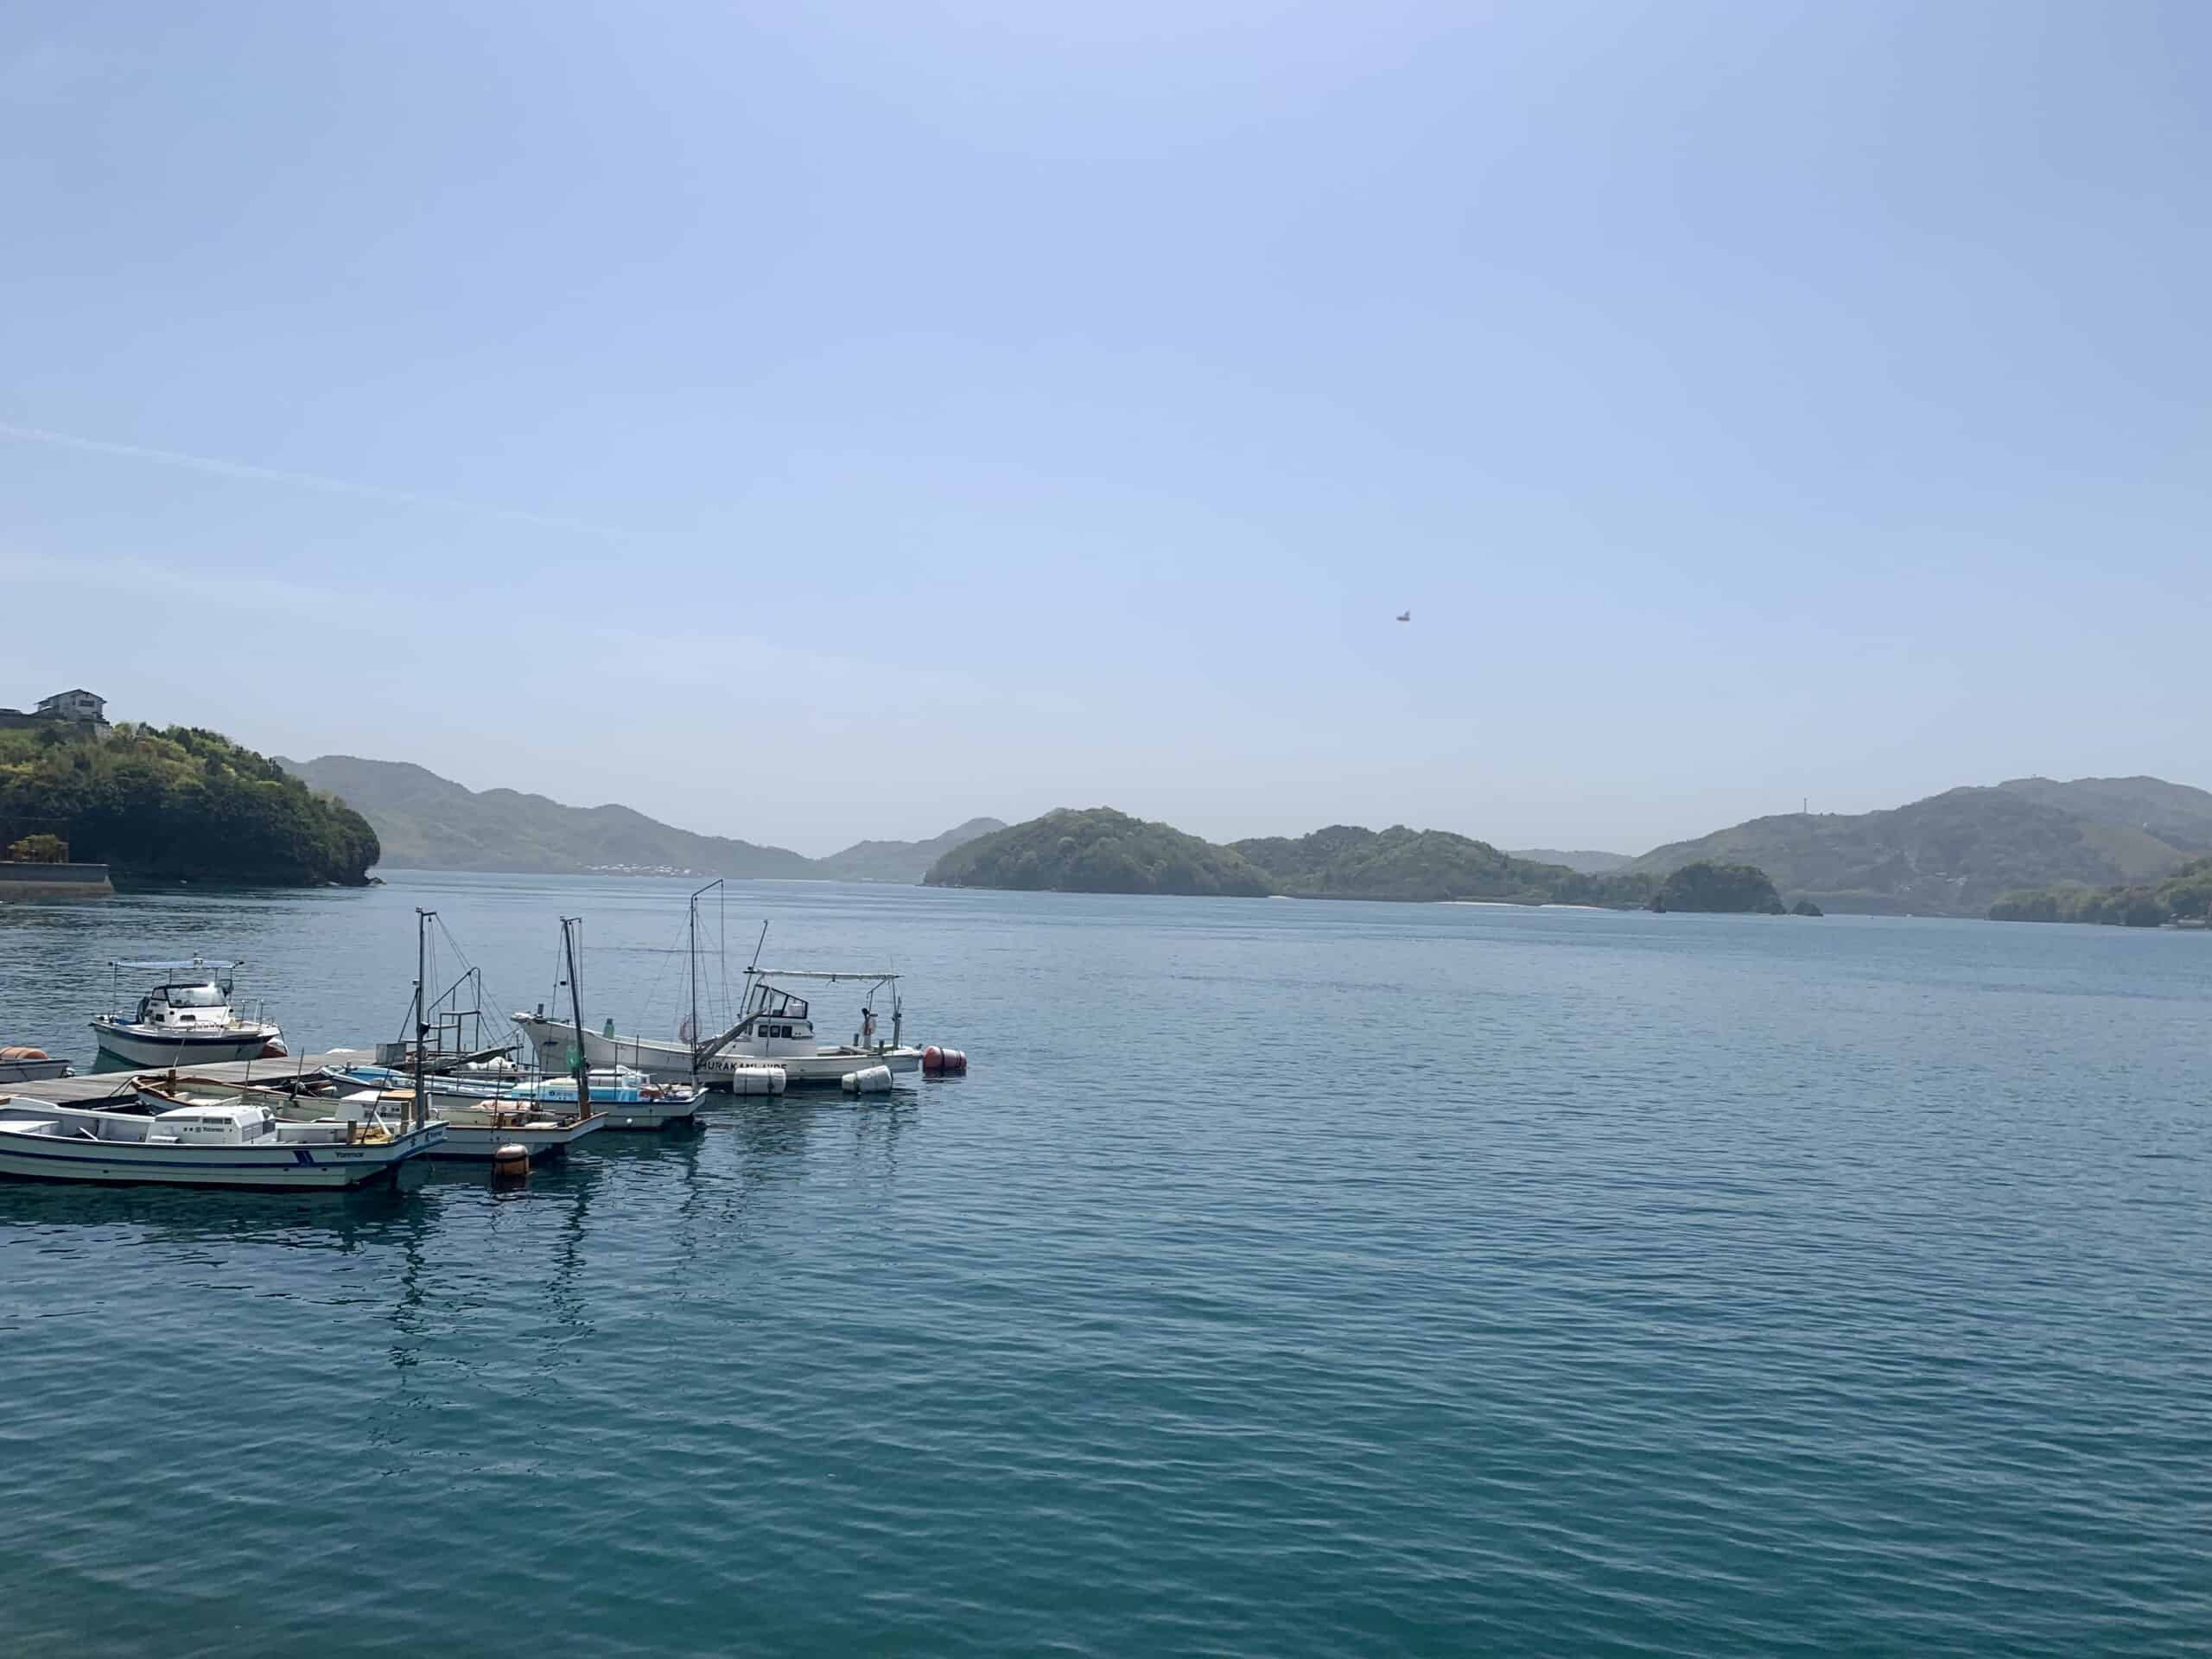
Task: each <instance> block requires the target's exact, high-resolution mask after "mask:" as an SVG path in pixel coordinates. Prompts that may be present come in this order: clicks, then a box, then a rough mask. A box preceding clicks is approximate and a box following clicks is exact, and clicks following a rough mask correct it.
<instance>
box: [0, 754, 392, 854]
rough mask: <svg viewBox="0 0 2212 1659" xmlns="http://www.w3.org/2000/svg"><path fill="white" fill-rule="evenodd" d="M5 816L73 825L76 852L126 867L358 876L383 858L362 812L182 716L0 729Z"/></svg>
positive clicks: (66, 835) (63, 831)
mask: <svg viewBox="0 0 2212 1659" xmlns="http://www.w3.org/2000/svg"><path fill="white" fill-rule="evenodd" d="M0 819H4V820H6V821H7V822H9V823H18V824H29V823H39V824H41V826H44V825H48V824H51V825H55V826H66V827H63V828H60V829H57V830H56V831H55V833H58V834H59V835H60V836H61V838H62V839H64V840H65V841H67V843H68V847H69V854H70V856H71V857H73V858H74V859H77V860H79V861H84V862H86V863H100V864H106V865H109V866H110V867H111V868H113V869H114V871H115V872H116V874H118V875H123V876H134V875H135V876H142V877H148V878H159V879H163V880H175V879H179V878H182V879H187V880H228V881H252V882H268V883H277V884H283V885H288V886H293V885H308V884H313V883H321V882H326V881H338V882H343V883H346V884H347V885H349V886H358V885H359V884H360V883H361V882H363V881H365V880H367V879H368V872H369V868H370V867H371V866H372V865H373V864H375V863H376V861H377V857H378V847H377V836H376V832H375V831H374V830H373V829H371V828H370V827H369V825H368V823H367V822H366V821H365V819H364V818H363V817H361V815H360V814H359V813H358V812H356V811H354V810H352V809H351V808H349V807H347V806H345V805H343V804H340V803H339V802H336V801H333V800H329V799H327V798H323V797H321V796H318V795H316V794H315V793H314V792H313V791H310V790H309V789H308V787H307V785H304V784H302V783H301V782H300V781H299V780H298V779H295V778H290V777H287V776H286V775H285V773H284V772H283V770H282V769H281V768H280V767H279V766H277V763H276V762H274V761H272V760H265V759H264V758H263V757H262V756H260V755H258V754H256V753H253V752H252V751H251V750H250V749H242V748H240V747H238V745H237V744H235V743H233V742H232V741H230V739H228V738H226V737H223V736H221V735H219V734H216V733H214V732H207V731H200V730H199V729H197V728H191V727H184V726H172V727H170V728H168V730H166V731H156V730H155V729H153V728H150V727H145V726H132V725H122V726H118V727H116V728H115V729H114V732H113V734H112V735H111V736H109V737H107V738H106V739H105V741H101V740H99V739H98V738H95V737H94V736H92V734H90V733H89V732H86V731H79V730H72V729H69V728H60V727H57V728H54V729H51V730H44V731H0Z"/></svg>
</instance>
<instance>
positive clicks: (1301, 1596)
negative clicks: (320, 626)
mask: <svg viewBox="0 0 2212 1659" xmlns="http://www.w3.org/2000/svg"><path fill="white" fill-rule="evenodd" d="M683 899H684V894H683V887H682V884H671V883H662V882H657V881H628V882H625V881H613V880H609V881H601V882H593V881H581V880H580V881H552V880H543V881H525V880H520V879H507V878H486V877H464V876H405V875H396V876H393V877H392V878H391V885H390V886H389V887H384V888H381V889H375V890H372V891H369V892H365V893H338V892H327V893H292V894H258V893H254V894H236V893H233V894H222V893H195V892H189V891H188V892H184V893H178V894H175V895H160V896H126V897H124V898H120V899H116V900H114V901H112V902H111V903H108V904H105V905H102V906H86V907H68V908H48V909H29V908H23V907H17V908H14V909H10V910H7V911H0V1041H29V1042H36V1043H40V1044H41V1045H43V1046H48V1047H50V1048H54V1050H55V1051H56V1052H67V1053H69V1054H70V1055H72V1056H73V1057H74V1058H77V1059H78V1060H79V1063H80V1064H83V1063H86V1062H88V1061H89V1059H90V1058H91V1039H90V1033H88V1032H87V1031H86V1028H85V1026H84V1023H83V1022H84V1020H85V1018H86V1016H87V1015H88V1014H91V1013H92V1012H94V1011H95V1010H97V1009H98V1008H99V1007H102V1006H104V1005H105V1003H106V1002H107V1001H108V979H107V973H106V969H105V963H106V961H107V960H108V958H110V957H116V956H127V955H149V954H150V955H168V954H173V953H176V952H181V951H182V952H188V951H190V950H194V949H200V950H207V951H208V952H210V953H216V952H220V953H223V954H227V955H237V956H242V957H247V958H249V959H250V961H251V964H252V965H251V967H250V968H249V969H247V970H245V973H244V975H243V976H242V983H241V989H242V990H249V989H251V990H257V991H262V992H265V993H266V995H268V997H269V999H270V1013H271V1014H272V1015H274V1016H275V1017H277V1018H278V1019H280V1020H282V1021H283V1024H284V1026H285V1027H286V1030H287V1033H288V1034H289V1037H290V1039H291V1040H292V1042H293V1045H294V1046H295V1048H296V1049H309V1048H312V1049H320V1048H324V1047H328V1046H336V1045H338V1044H340V1043H346V1042H352V1043H357V1044H366V1043H369V1042H372V1041H374V1040H376V1039H379V1038H388V1037H391V1036H394V1035H397V1032H398V1029H399V1027H400V1024H401V1021H402V1017H403V1013H404V1006H405V1002H406V998H407V995H408V987H409V982H410V979H411V976H412V972H413V960H414V929H413V918H412V913H411V912H412V909H413V907H414V906H416V905H423V906H432V907H435V908H436V909H437V910H438V911H439V912H441V914H442V917H443V918H444V920H445V921H446V922H447V923H448V925H449V926H450V927H451V929H452V930H453V932H454V936H455V937H456V938H457V939H458V940H459V942H460V944H461V945H462V946H463V947H465V948H466V949H467V951H468V952H469V954H470V956H471V957H473V958H474V960H475V961H477V962H479V963H481V964H482V965H483V966H484V968H485V969H486V978H487V981H488V983H489V985H490V987H491V990H492V994H493V998H494V999H495V1000H496V1001H499V1004H500V1005H501V1006H502V1007H515V1006H527V1005H529V1004H531V1003H534V1002H536V1001H540V1000H543V999H547V998H549V997H550V994H551V991H552V986H553V978H554V976H553V962H554V956H555V947H556V916H557V915H559V914H561V913H563V912H566V913H570V914H575V913H582V915H583V916H584V917H585V918H587V934H586V937H587V941H588V951H587V955H586V960H585V964H584V970H583V975H582V979H583V983H584V991H585V995H586V999H587V1006H586V1014H587V1017H588V1018H589V1019H590V1020H592V1021H593V1022H594V1024H595V1023H597V1022H598V1021H599V1020H601V1018H603V1017H605V1016H607V1015H613V1016H614V1017H616V1018H617V1019H618V1020H620V1022H621V1023H622V1024H623V1025H624V1026H625V1027H629V1026H630V1025H632V1024H633V1023H637V1024H642V1025H644V1026H645V1027H646V1028H648V1029H651V1030H656V1031H672V1030H673V1027H674V1026H675V1024H676V1021H677V1020H678V1019H679V1018H680V1017H681V1015H682V1011H683V1002H684V1001H685V993H684V991H683V957H682V956H681V954H680V947H681V944H682V928H683ZM716 919H717V921H718V922H719V921H720V919H721V918H719V917H717V918H716ZM762 919H772V924H773V925H772V931H771V933H770V935H769V950H768V952H767V955H768V956H769V957H772V958H774V959H777V960H778V961H779V963H783V964H785V965H790V966H809V965H816V964H829V965H859V966H864V967H872V966H878V965H881V966H887V967H892V968H896V969H899V970H901V971H903V972H905V973H907V974H909V975H911V976H912V978H911V979H910V980H909V982H908V983H909V986H910V996H909V1014H910V1020H909V1025H908V1033H909V1035H910V1036H915V1035H918V1036H919V1037H921V1038H923V1039H940V1040H945V1041H950V1042H953V1043H956V1044H957V1045H959V1046H963V1047H965V1048H966V1049H968V1050H969V1052H970V1053H971V1055H972V1056H973V1057H974V1059H975V1070H974V1071H973V1073H972V1074H971V1075H970V1076H969V1077H966V1078H964V1079H962V1080H958V1081H954V1082H946V1083H918V1084H915V1085H914V1086H912V1087H908V1088H904V1089H902V1090H900V1091H899V1093H898V1094H897V1095H895V1096H893V1097H892V1098H891V1099H890V1101H889V1102H888V1103H882V1102H870V1103H865V1104H861V1105H858V1106H855V1105H852V1104H849V1103H845V1102H844V1101H843V1100H842V1098H840V1097H836V1096H830V1097H827V1098H822V1097H798V1096H791V1097H787V1098H785V1099H783V1100H778V1101H773V1102H762V1103H753V1102H745V1103H730V1102H728V1101H727V1100H725V1101H724V1102H723V1103H722V1104H721V1107H720V1108H719V1109H717V1110H715V1112H713V1113H712V1114H710V1115H709V1119H708V1121H707V1122H706V1124H705V1126H704V1128H702V1129H700V1130H698V1131H696V1132H694V1133H690V1134H683V1135H666V1136H659V1137H652V1138H648V1139H639V1138H634V1137H625V1138H617V1137H615V1136H613V1135H601V1136H599V1137H597V1139H596V1141H594V1143H592V1144H590V1146H589V1148H588V1150H584V1149H579V1151H578V1152H577V1153H576V1154H575V1155H574V1156H573V1157H572V1158H571V1159H570V1160H569V1164H568V1166H567V1167H566V1168H565V1169H557V1168H556V1169H554V1170H550V1171H548V1170H541V1171H540V1172H539V1173H537V1175H536V1176H535V1177H534V1178H533V1179H532V1180H531V1183H530V1185H529V1186H528V1187H527V1189H526V1190H524V1191H521V1192H495V1191H493V1188H492V1187H491V1185H489V1183H488V1182H487V1181H486V1179H484V1177H483V1176H482V1175H481V1174H480V1173H473V1172H471V1171H470V1170H469V1169H468V1167H467V1166H453V1165H447V1166H438V1167H435V1168H431V1169H428V1170H424V1171H419V1172H416V1173H415V1174H413V1175H412V1176H411V1177H410V1179H408V1180H406V1181H405V1182H404V1183H403V1185H401V1187H400V1188H399V1189H398V1190H397V1191H385V1192H368V1193H362V1194H356V1195H349V1196H327V1197H310V1196H305V1195H285V1196H280V1197H270V1198H262V1197H247V1196H243V1195H234V1194H233V1195H226V1194H209V1193H193V1192H169V1193H156V1192H110V1191H85V1190H76V1189H69V1188H57V1187H44V1186H31V1185H8V1184H0V1397H4V1402H5V1404H4V1408H0V1517H4V1521H5V1526H4V1530H3V1531H0V1538H4V1543H0V1651H5V1652H7V1653H10V1654H11V1655H13V1654H47V1653H52V1654H64V1653H67V1654H98V1655H105V1654H144V1655H163V1656H174V1655H182V1654H202V1653H204V1654H222V1655H226V1656H247V1655H264V1654H266V1655H275V1654H291V1653H299V1652H307V1651H314V1652H317V1653H324V1654H350V1653H394V1654H397V1653H410V1652H411V1653H422V1652H444V1651H453V1652H463V1651H466V1652H474V1653H484V1654H530V1655H543V1654H547V1653H556V1652H576V1653H585V1652H588V1653H594V1654H601V1653H603V1654H614V1655H623V1654H637V1655H649V1654H650V1655H661V1654H723V1653H734V1652H753V1653H763V1654H768V1653H777V1654H780V1653H794V1654H798V1653H819V1654H849V1653H906V1652H927V1651H940V1652H952V1651H958V1652H971V1653H1001V1654H1007V1655H1014V1654H1020V1655H1029V1654H1036V1653H1041V1652H1060V1653H1068V1654H1084V1655H1102V1656H1104V1655H1114V1656H1119V1655H1129V1654H1150V1653H1161V1654H1165V1653H1233V1654H1253V1655H1258V1654H1267V1655H1300V1654H1316V1655H1318V1654H1352V1653H1357V1654H1363V1655H1369V1654H1393V1653H1407V1654H1413V1653H1421V1654H1446V1653H1474V1652H1482V1653H1491V1654H1507V1655H1513V1654H1531V1655H1533V1654H1558V1653H1593V1654H1618V1655H1632V1654H1673V1655H1710V1654H1762V1655H1764V1654H1787V1653H1804V1654H1815V1653H1818V1654H1828V1653H1843V1652H1849V1653H1859V1654H1900V1655H1906V1654H1910V1655H1927V1654H1945V1653H1977V1654H2008V1655H2010V1654H2051V1655H2061V1654H2064V1655H2080V1654H2090V1653H2099V1654H2137V1653H2140V1654H2151V1653H2171V1654H2182V1653H2202V1652H2204V1651H2206V1650H2207V1649H2209V1648H2212V1554H2209V1553H2208V1552H2212V1164H2208V1158H2207V1148H2206V1140H2205V1136H2206V1116H2207V1105H2208V1102H2207V1096H2208V1082H2207V1064H2206V1063H2207V1057H2208V1054H2212V1019H2208V1010H2212V939H2207V938H2202V937H2193V936H2189V935H2179V934H2174V933H2170V932H2168V933H2155V932H2154V933H2139V932H2129V931H2119V930H2098V929H2087V928H2068V927H2031V926H2005V925H1992V924H1972V923H1949V922H1927V921H1910V920H1871V919H1856V918H1827V919H1825V920H1821V921H1803V920H1797V919H1794V918H1699V917H1686V916H1665V917H1654V916H1646V915H1611V914H1603V913H1594V912H1563V911H1522V910H1505V909H1492V908H1484V907H1469V906H1435V907H1414V906H1359V905H1339V906H1330V905H1313V904H1293V903H1287V902H1280V901H1273V902H1271V901H1233V900H1224V901H1218V902H1182V901H1170V900H1138V899H1103V898H1084V897H1073V896H1059V895H1017V894H989V893H937V892H928V891H923V890H919V889H911V890H910V889H891V888H866V887H837V886H821V885H808V884H758V885H752V886H744V887H733V888H732V889H731V891H730V897H729V910H728V935H729V938H730V942H731V947H732V951H733V954H734V956H736V957H739V958H742V957H744V956H745V955H747V954H749V951H750V950H751V943H752V934H753V931H754V930H756V929H757V927H758V925H759V924H760V921H761V920H762ZM671 950H677V952H679V954H674V955H671V954H668V952H670V951H671ZM839 995H842V993H837V994H833V995H831V996H829V997H826V998H824V999H823V1000H822V1001H821V1002H820V1003H818V1004H817V1007H818V1008H820V1009H822V1010H823V1011H824V1012H825V1013H826V1015H827V1017H826V1018H825V1019H824V1020H823V1026H824V1027H825V1030H827V1031H829V1032H832V1033H836V1034H840V1035H842V1034H843V1027H844V1026H845V1025H849V1024H850V1023H851V1019H850V1011H849V1010H846V1009H844V1008H843V1007H842V1003H841V1002H840V1001H838V1000H837V999H838V996H839Z"/></svg>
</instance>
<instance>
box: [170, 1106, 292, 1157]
mask: <svg viewBox="0 0 2212 1659" xmlns="http://www.w3.org/2000/svg"><path fill="white" fill-rule="evenodd" d="M276 1133H277V1115H276V1114H275V1113H274V1112H272V1111H270V1109H268V1108H267V1107H266V1106H249V1105H247V1104H246V1103H245V1102H243V1101H232V1102H205V1103H201V1104H200V1105H197V1106H181V1107H179V1108H178V1109H176V1110H175V1111H173V1112H163V1113H162V1114H161V1115H160V1116H157V1117H156V1118H155V1119H154V1128H153V1132H152V1133H151V1134H149V1135H148V1136H147V1137H146V1138H147V1139H148V1140H149V1141H158V1140H161V1139H162V1138H163V1137H164V1136H173V1137H175V1140H176V1141H177V1143H178V1144H179V1145H180V1146H187V1147H244V1146H251V1144H252V1143H253V1142H255V1141H265V1140H267V1139H268V1138H269V1137H270V1136H271V1135H275V1134H276Z"/></svg>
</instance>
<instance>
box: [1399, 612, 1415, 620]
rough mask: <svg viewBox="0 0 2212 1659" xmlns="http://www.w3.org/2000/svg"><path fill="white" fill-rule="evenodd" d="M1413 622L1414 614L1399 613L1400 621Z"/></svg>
mask: <svg viewBox="0 0 2212 1659" xmlns="http://www.w3.org/2000/svg"><path fill="white" fill-rule="evenodd" d="M1398 620H1399V621H1401V622H1410V621H1412V620H1414V613H1412V612H1411V611H1400V612H1399V613H1398Z"/></svg>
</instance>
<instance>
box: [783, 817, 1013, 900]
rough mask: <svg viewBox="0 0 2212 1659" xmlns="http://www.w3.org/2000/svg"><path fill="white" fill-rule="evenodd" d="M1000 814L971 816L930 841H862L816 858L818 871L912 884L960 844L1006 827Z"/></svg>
mask: <svg viewBox="0 0 2212 1659" xmlns="http://www.w3.org/2000/svg"><path fill="white" fill-rule="evenodd" d="M1006 827H1007V826H1006V823H1005V822H1004V821H1003V820H1001V819H999V818H970V819H969V820H968V822H967V823H963V824H962V825H960V826H959V827H958V828H957V829H948V830H946V831H945V832H944V834H943V835H941V836H937V837H936V838H935V839H933V840H930V841H861V842H854V843H853V845H851V846H850V847H848V848H846V849H845V850H844V851H843V852H842V853H832V854H830V855H829V857H827V858H818V859H817V860H815V861H814V874H817V875H822V876H828V877H830V878H831V879H833V880H839V881H903V882H906V883H907V884H909V885H912V883H914V882H917V881H919V880H921V879H922V878H923V877H924V876H925V875H927V874H929V869H930V866H931V865H932V864H934V863H936V862H937V861H938V860H939V859H940V858H943V857H944V855H946V854H947V853H949V852H950V851H951V850H952V849H954V848H956V847H964V846H966V845H967V844H968V843H969V842H971V841H973V840H975V839H976V837H977V836H988V835H990V834H992V833H993V832H994V831H996V830H1000V829H1005V828H1006Z"/></svg>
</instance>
